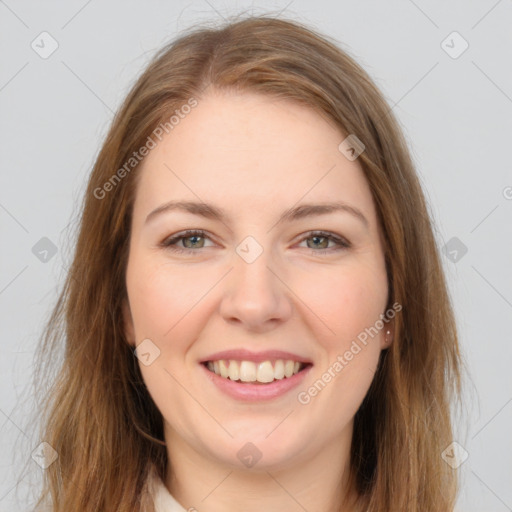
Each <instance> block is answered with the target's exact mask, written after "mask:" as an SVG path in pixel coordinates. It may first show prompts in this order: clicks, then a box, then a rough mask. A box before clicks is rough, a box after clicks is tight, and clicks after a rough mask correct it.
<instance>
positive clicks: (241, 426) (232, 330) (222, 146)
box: [125, 91, 393, 512]
mask: <svg viewBox="0 0 512 512" xmlns="http://www.w3.org/2000/svg"><path fill="white" fill-rule="evenodd" d="M344 138H345V135H343V134H341V132H340V131H339V130H338V129H337V128H336V127H335V126H334V125H333V124H331V123H330V122H328V121H327V120H326V119H325V118H323V117H322V116H320V115H319V114H318V113H316V112H314V111H313V110H310V109H307V108H305V107H303V106H299V105H296V104H294V103H291V102H288V101H283V100H279V101H277V100H275V99H273V98H270V97H267V96H261V95H257V94H252V93H243V94H240V93H226V92H223V93H220V92H218V91H210V92H208V94H207V95H206V96H204V97H203V98H201V99H200V101H199V104H198V106H197V107H196V108H195V109H193V110H192V111H191V113H190V114H188V115H187V116H186V118H185V119H183V120H182V121H181V122H180V124H178V125H177V126H175V128H174V129H173V131H172V132H170V133H169V134H168V135H167V136H166V137H165V138H164V139H163V140H162V141H161V142H160V143H159V144H158V145H157V147H156V148H155V149H153V150H152V151H151V152H150V154H149V155H148V156H147V157H146V158H145V160H144V162H143V164H142V169H141V170H140V172H141V175H140V181H139V184H138V187H137V191H136V197H135V203H134V210H133V219H132V233H131V238H130V252H129V260H128V267H127V273H126V285H127V291H128V299H129V304H126V307H125V323H126V333H127V339H128V341H129V343H130V344H131V345H133V346H136V345H138V344H139V343H141V342H142V340H145V339H147V338H149V339H150V340H151V341H152V342H153V343H154V345H156V346H157V347H158V349H159V350H160V355H159V356H158V357H157V358H156V359H155V360H154V361H153V362H152V363H151V364H150V365H148V366H146V365H144V364H142V362H141V361H139V366H140V369H141V372H142V376H143V378H144V381H145V383H146V385H147V388H148V390H149V393H150V394H151V396H152V398H153V400H154V402H155V404H156V405H157V407H158V409H159V410H160V411H161V413H162V415H163V418H164V425H165V428H164V430H165V440H166V443H167V452H168V456H169V461H170V463H169V466H168V468H167V476H166V482H165V484H166V486H167V488H168V489H169V491H170V492H171V494H172V495H173V496H174V497H175V498H176V499H177V500H178V501H179V502H180V503H181V504H182V505H183V507H185V509H188V508H189V507H195V508H196V509H197V510H199V511H216V512H223V511H233V510H235V509H236V510H245V511H249V512H250V511H261V510H270V511H277V510H287V511H290V512H294V511H301V512H303V510H304V508H305V509H307V510H308V511H310V512H320V511H321V512H326V511H331V510H332V511H334V510H338V509H337V508H336V506H335V503H336V502H339V497H340V493H342V492H343V491H345V479H346V478H347V475H348V472H347V468H348V463H349V450H350V442H351V438H352V429H353V417H354V414H355V413H356V411H357V409H358V408H359V406H360V404H361V402H362V400H363V398H364V396H365V395H366V393H367V391H368V388H369V386H370V384H371V381H372V378H373V375H374V372H375V370H376V367H377V363H378V358H379V354H380V352H381V350H382V349H384V348H387V347H388V346H389V343H391V340H392V333H393V324H392V323H390V324H388V325H387V326H386V327H385V328H384V329H382V330H381V331H379V334H378V335H377V336H375V337H374V338H373V339H371V341H370V342H369V343H368V344H367V345H366V346H365V347H364V348H363V349H362V350H361V351H360V352H359V353H358V354H357V355H355V356H354V357H353V359H352V360H351V361H350V362H349V363H348V364H347V365H346V366H345V367H344V368H343V370H342V371H341V372H339V373H338V374H336V376H335V377H334V378H332V379H331V381H330V382H329V383H328V384H327V385H326V386H325V387H324V389H323V390H322V391H321V392H320V393H318V395H317V396H315V397H313V398H312V399H311V401H310V402H309V403H308V404H307V405H303V404H301V403H299V402H298V400H297V394H298V393H299V392H300V391H304V390H307V389H308V387H309V386H311V385H312V384H313V383H314V382H315V381H317V380H318V379H320V378H321V377H322V374H324V373H325V372H326V371H327V370H328V369H329V367H332V364H333V362H334V361H336V359H337V357H338V356H339V355H343V354H344V353H345V351H346V350H348V349H349V348H350V345H351V343H352V342H353V341H354V340H355V339H356V338H357V336H358V334H359V333H361V332H362V331H364V329H365V328H367V327H370V326H373V325H374V324H375V322H376V321H377V320H378V319H379V315H380V314H383V313H385V308H386V304H387V296H388V286H387V277H386V270H385V263H384V253H383V242H382V237H381V232H380V228H379V226H378V222H377V216H376V210H375V207H374V204H373V200H372V195H371V192H370V189H369V187H368V183H367V181H366V179H365V177H364V174H363V171H362V168H361V166H360V164H359V162H358V161H357V159H356V160H355V161H349V160H348V159H347V158H346V157H345V156H344V155H343V154H342V153H341V152H340V151H339V150H338V145H339V144H340V142H341V141H342V140H343V139H344ZM170 200H191V201H204V202H207V203H211V204H214V205H216V206H218V207H221V208H223V209H225V210H226V212H227V214H228V219H227V220H226V221H224V222H221V221H218V220H214V219H206V218H203V217H199V216H196V215H193V214H191V213H187V212H183V211H177V210H175V211H169V212H166V213H163V214H160V215H157V216H154V217H153V218H152V219H151V220H150V221H148V222H147V223H146V222H145V221H146V217H147V215H148V214H149V213H150V212H151V211H153V210H154V209H155V208H157V207H158V206H160V205H161V204H163V203H166V202H167V201H170ZM327 201H343V202H345V203H347V204H350V205H352V206H354V207H356V208H358V209H359V210H360V211H361V212H362V213H363V214H364V216H365V217H366V219H367V221H368V227H366V226H365V225H364V224H363V223H362V222H361V221H360V220H358V219H357V218H356V217H355V216H352V215H350V214H348V213H344V212H335V213H329V214H324V215H322V216H316V217H309V218H304V219H300V220H296V221H291V222H287V223H284V224H276V222H277V219H278V217H279V215H280V214H281V213H282V212H283V211H284V210H285V209H287V208H290V207H292V206H296V205H297V204H303V203H322V202H327ZM186 229H203V230H205V231H206V232H207V235H206V237H205V238H198V239H197V238H194V236H192V237H190V235H189V236H188V238H186V239H181V240H180V241H178V243H177V246H178V247H181V248H186V247H189V248H190V247H192V249H191V250H193V251H196V252H194V253H190V254H188V253H184V254H178V253H175V252H173V251H172V250H171V249H170V248H165V247H162V246H160V245H159V244H160V243H161V242H163V241H165V240H166V239H167V238H169V237H170V236H171V235H173V234H178V233H180V232H182V231H184V230H186ZM313 230H324V231H328V232H331V233H333V234H335V235H338V236H340V237H343V238H344V239H346V240H348V241H349V242H350V243H351V247H350V248H341V249H340V250H338V251H334V250H331V249H330V248H331V247H333V248H335V247H337V245H336V243H335V242H333V241H327V239H324V238H319V239H316V238H315V236H313V235H310V234H309V232H310V231H313ZM249 235H250V236H252V237H254V239H255V240H257V242H258V243H259V244H260V245H261V247H262V248H263V253H262V254H261V255H260V256H259V257H258V258H257V259H256V260H255V261H254V262H252V263H250V264H249V263H247V262H246V261H245V260H244V259H242V258H241V257H240V256H239V255H238V254H237V253H236V252H235V249H236V248H237V246H238V244H240V242H241V241H242V240H244V238H245V237H247V236H249ZM187 243H188V245H185V244H187ZM171 247H172V246H171ZM315 251H316V252H315ZM322 254H323V256H322ZM388 330H391V336H388V335H386V332H387V331H388ZM232 348H248V349H250V350H253V351H262V350H267V349H281V350H286V351H290V352H293V353H296V354H299V355H302V356H306V357H307V358H309V359H310V360H311V361H312V362H313V367H312V368H311V370H310V371H309V374H308V375H307V376H306V378H305V380H304V382H303V383H302V384H301V385H300V386H299V387H298V388H296V389H294V390H292V391H291V392H288V393H286V394H285V395H284V396H281V397H279V398H276V399H273V400H271V401H266V402H257V403H254V402H252V403H246V402H242V401H239V400H236V399H234V398H231V397H228V396H227V395H225V394H223V393H222V392H221V391H219V390H218V389H217V387H216V386H214V385H213V384H212V383H211V382H210V381H209V379H208V378H207V377H206V376H205V374H204V369H203V368H202V367H201V366H200V364H199V361H200V360H202V359H203V358H204V357H206V356H208V355H211V354H213V353H215V352H217V351H221V350H226V349H232ZM247 442H251V443H253V444H254V445H255V446H256V447H257V449H258V450H259V451H260V452H261V454H262V457H261V459H260V460H259V461H258V462H257V463H256V464H255V465H254V466H253V467H252V468H247V467H245V466H244V464H242V462H241V461H240V460H239V458H238V457H237V452H238V451H239V450H240V449H241V448H242V447H243V446H244V445H245V444H246V443H247ZM203 500H204V501H203ZM345 510H350V509H349V508H347V509H345Z"/></svg>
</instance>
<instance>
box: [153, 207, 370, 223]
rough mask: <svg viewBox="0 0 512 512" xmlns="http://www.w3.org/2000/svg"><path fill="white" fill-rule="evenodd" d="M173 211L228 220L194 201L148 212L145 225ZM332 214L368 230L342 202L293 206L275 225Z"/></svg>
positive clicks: (359, 214) (218, 210)
mask: <svg viewBox="0 0 512 512" xmlns="http://www.w3.org/2000/svg"><path fill="white" fill-rule="evenodd" d="M174 210H181V211H185V212H188V213H191V214H193V215H198V216H200V217H205V218H207V219H213V220H219V221H221V222H223V223H225V222H226V221H227V220H228V215H227V213H226V212H225V211H224V210H223V209H222V208H219V207H217V206H214V205H212V204H208V203H201V202H195V201H169V202H167V203H164V204H162V205H160V206H158V207H157V208H155V209H154V210H153V211H152V212H150V213H149V214H148V216H147V217H146V220H145V223H148V222H149V221H150V220H151V219H154V218H155V217H156V216H158V215H160V214H162V213H165V212H170V211H174ZM334 212H345V213H349V214H350V215H352V216H353V217H355V218H357V219H359V220H360V221H361V222H362V223H363V224H364V226H365V227H366V228H367V229H368V228H369V222H368V219H367V218H366V217H365V216H364V215H363V213H362V212H361V211H360V210H359V209H358V208H356V207H354V206H351V205H349V204H346V203H342V202H328V203H319V204H301V205H299V206H295V207H293V208H290V209H288V210H285V211H284V212H283V213H282V214H281V216H280V217H279V220H278V221H277V222H276V224H275V225H278V224H282V223H284V222H291V221H295V220H299V219H304V218H306V217H314V216H319V215H326V214H329V213H334Z"/></svg>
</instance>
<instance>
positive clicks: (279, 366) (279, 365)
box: [274, 359, 284, 380]
mask: <svg viewBox="0 0 512 512" xmlns="http://www.w3.org/2000/svg"><path fill="white" fill-rule="evenodd" d="M274 378H275V379H278V380H281V379H283V378H284V363H283V360H282V359H278V360H277V361H276V364H275V365H274Z"/></svg>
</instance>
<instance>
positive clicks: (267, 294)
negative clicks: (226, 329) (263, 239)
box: [221, 236, 291, 328]
mask: <svg viewBox="0 0 512 512" xmlns="http://www.w3.org/2000/svg"><path fill="white" fill-rule="evenodd" d="M235 252H236V254H234V255H233V267H234V268H233V270H232V271H231V272H230V273H229V277H228V285H227V287H226V290H225V293H224V296H223V299H222V307H221V313H222V314H223V316H224V317H225V319H226V320H229V319H235V318H236V319H237V320H239V321H240V322H242V323H246V324H248V325H250V326H251V327H253V328H254V327H256V326H257V325H264V324H265V323H266V322H268V321H269V320H277V319H279V320H283V319H285V318H287V317H288V316H289V315H290V313H291V304H290V302H289V297H288V294H287V293H286V286H284V284H283V282H282V281H281V279H279V277H278V271H277V269H276V268H274V267H275V266H276V264H275V262H274V260H273V258H272V253H271V250H270V249H269V248H266V247H265V248H264V247H263V245H262V244H260V243H259V242H258V241H257V240H256V238H255V237H253V236H248V237H246V238H245V239H243V240H242V242H240V243H239V244H238V246H237V247H236V248H235Z"/></svg>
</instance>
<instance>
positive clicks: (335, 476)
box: [166, 425, 355, 512]
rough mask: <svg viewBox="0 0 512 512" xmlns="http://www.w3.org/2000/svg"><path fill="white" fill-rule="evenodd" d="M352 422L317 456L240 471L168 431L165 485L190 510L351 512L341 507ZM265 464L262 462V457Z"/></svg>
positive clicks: (237, 467)
mask: <svg viewBox="0 0 512 512" xmlns="http://www.w3.org/2000/svg"><path fill="white" fill-rule="evenodd" d="M351 437H352V425H350V428H348V427H347V432H344V433H343V435H342V437H341V438H339V439H335V440H332V442H330V443H329V444H326V445H325V446H324V447H323V449H322V450H320V451H316V452H315V453H314V454H311V453H307V454H306V453H305V452H304V455H302V457H301V456H297V457H296V458H294V460H293V461H292V460H290V461H288V462H287V464H285V465H281V466H280V467H276V466H274V467H272V466H268V465H267V466H264V465H262V464H259V463H258V464H257V466H259V469H256V467H253V468H251V469H240V467H239V466H235V465H230V464H229V463H224V462H222V461H219V460H216V459H212V458H210V457H208V456H206V455H205V454H204V453H199V452H198V451H197V450H195V449H194V448H193V447H192V446H190V445H189V444H187V443H186V442H185V441H184V440H183V439H182V438H181V437H179V436H178V435H177V434H176V433H175V432H167V433H166V440H167V447H168V448H167V449H168V460H169V461H170V462H169V465H168V468H167V477H166V485H167V488H168V489H169V492H170V493H171V494H172V495H173V496H174V498H175V499H176V500H177V501H178V502H179V503H180V504H181V505H182V506H183V507H184V508H185V510H197V511H201V512H213V511H215V512H233V511H235V510H236V511H239V510H244V511H245V512H259V511H261V510H270V511H274V510H276V511H277V510H286V511H287V512H304V510H307V511H308V512H340V511H342V510H343V512H352V511H353V510H355V509H353V508H351V507H349V506H347V507H344V508H342V507H341V503H342V501H343V497H344V496H345V495H349V496H350V500H347V502H348V501H350V503H353V499H354V497H355V496H354V493H353V492H349V490H348V489H347V479H348V471H349V460H350V441H351ZM262 462H263V461H262Z"/></svg>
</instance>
